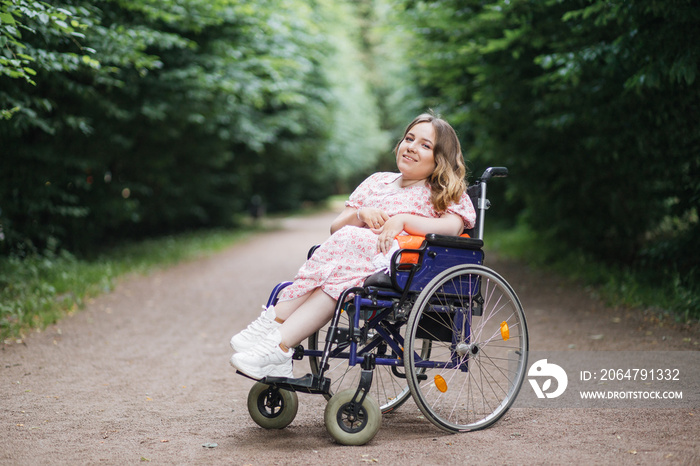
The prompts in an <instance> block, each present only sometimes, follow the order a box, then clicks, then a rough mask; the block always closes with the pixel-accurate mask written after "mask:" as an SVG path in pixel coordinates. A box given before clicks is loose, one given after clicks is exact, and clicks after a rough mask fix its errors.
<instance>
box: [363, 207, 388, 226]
mask: <svg viewBox="0 0 700 466" xmlns="http://www.w3.org/2000/svg"><path fill="white" fill-rule="evenodd" d="M357 217H358V218H359V219H360V221H362V222H363V223H364V224H365V225H367V228H370V229H372V230H378V229H380V228H381V227H382V226H384V223H386V221H387V220H389V216H388V215H387V214H386V212H384V211H383V210H381V209H375V208H374V207H362V208H361V209H360V210H358V211H357Z"/></svg>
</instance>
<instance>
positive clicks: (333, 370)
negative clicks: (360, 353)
mask: <svg viewBox="0 0 700 466" xmlns="http://www.w3.org/2000/svg"><path fill="white" fill-rule="evenodd" d="M339 326H340V327H344V328H348V327H349V323H348V314H347V313H345V312H344V313H343V315H342V316H341V317H340V322H339ZM327 331H328V325H326V326H325V327H323V328H322V329H321V330H319V331H317V332H315V333H314V334H313V335H311V336H310V337H309V338H308V341H307V345H308V347H309V349H310V350H323V348H324V345H325V342H326V333H327ZM376 338H379V336H377V337H376ZM425 345H426V346H425V347H424V348H421V353H420V354H421V356H422V357H424V358H425V357H427V355H429V354H430V341H428V340H426V342H425ZM373 352H374V354H375V355H377V356H380V357H381V356H384V357H391V358H398V357H397V356H396V355H395V354H394V355H390V354H389V355H385V354H381V353H382V351H378V350H374V351H373ZM400 356H403V355H400ZM320 364H321V358H320V357H316V356H310V357H309V366H310V367H311V372H312V373H313V374H314V375H317V374H318V373H319V372H320ZM328 365H329V368H328V369H327V370H326V372H325V376H326V377H328V378H330V379H331V392H330V393H329V394H328V395H324V396H325V397H326V400H330V399H331V397H332V396H333V394H334V393H338V392H341V391H342V390H345V389H350V388H353V387H357V385H358V383H359V382H360V372H361V368H360V366H359V365H357V366H350V365H349V364H348V360H347V358H331V359H329V361H328ZM399 369H402V368H401V367H400V366H399V367H390V366H381V365H377V366H376V367H375V370H374V374H373V379H374V380H373V381H372V388H370V394H371V395H372V396H373V397H374V398H375V399H376V400H377V401H378V403H379V407H380V410H381V412H382V414H387V413H389V412H391V411H393V410H395V409H396V408H398V407H399V406H401V405H402V404H404V403H405V402H406V401H407V400H408V399H409V398H410V397H411V392H410V390H409V388H408V384H407V382H406V378H405V376H404V375H403V374H401V373H399V372H398V371H399Z"/></svg>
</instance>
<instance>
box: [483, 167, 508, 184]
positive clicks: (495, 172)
mask: <svg viewBox="0 0 700 466" xmlns="http://www.w3.org/2000/svg"><path fill="white" fill-rule="evenodd" d="M506 176H508V169H507V168H506V167H489V168H487V169H486V170H484V173H483V174H482V175H481V178H479V179H480V180H481V181H483V182H484V183H486V182H487V181H488V180H490V179H491V178H505V177H506Z"/></svg>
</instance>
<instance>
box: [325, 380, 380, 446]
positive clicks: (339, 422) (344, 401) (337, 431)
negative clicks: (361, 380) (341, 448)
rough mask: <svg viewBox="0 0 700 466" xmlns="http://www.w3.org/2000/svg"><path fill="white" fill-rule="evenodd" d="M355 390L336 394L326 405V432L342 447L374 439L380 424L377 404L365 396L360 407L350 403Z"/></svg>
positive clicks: (351, 389) (368, 396) (361, 443)
mask: <svg viewBox="0 0 700 466" xmlns="http://www.w3.org/2000/svg"><path fill="white" fill-rule="evenodd" d="M356 391H357V389H355V388H349V389H346V390H343V391H341V392H338V393H336V394H335V395H333V397H332V398H331V399H330V401H329V402H328V404H327V405H326V411H325V413H324V416H323V417H324V420H325V422H326V430H328V433H329V434H331V437H333V438H334V439H335V440H336V441H337V442H338V443H340V444H342V445H364V444H365V443H367V442H369V441H370V440H372V439H373V438H374V436H375V435H376V434H377V431H378V430H379V426H380V425H381V423H382V412H381V410H380V409H379V403H377V401H376V400H375V399H374V398H372V397H371V396H370V395H367V396H366V397H365V399H364V401H363V402H362V405H360V406H357V405H356V403H353V402H352V399H353V397H354V396H355V392H356Z"/></svg>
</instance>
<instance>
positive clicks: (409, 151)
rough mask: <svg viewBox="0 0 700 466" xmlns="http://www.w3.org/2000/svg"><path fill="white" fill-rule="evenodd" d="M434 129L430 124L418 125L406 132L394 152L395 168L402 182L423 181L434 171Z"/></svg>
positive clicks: (426, 122)
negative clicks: (399, 173)
mask: <svg viewBox="0 0 700 466" xmlns="http://www.w3.org/2000/svg"><path fill="white" fill-rule="evenodd" d="M434 146H435V128H433V125H432V123H430V122H428V121H425V122H422V123H418V124H416V125H415V126H413V127H412V128H411V129H409V130H408V132H407V133H406V136H404V138H403V140H402V141H401V142H400V143H399V148H398V149H397V150H396V166H397V167H398V169H399V171H400V172H401V174H402V175H403V179H404V181H409V180H411V181H412V180H424V179H426V178H428V177H429V176H430V175H431V174H432V173H433V171H434V170H435V156H434V154H433V147H434Z"/></svg>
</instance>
